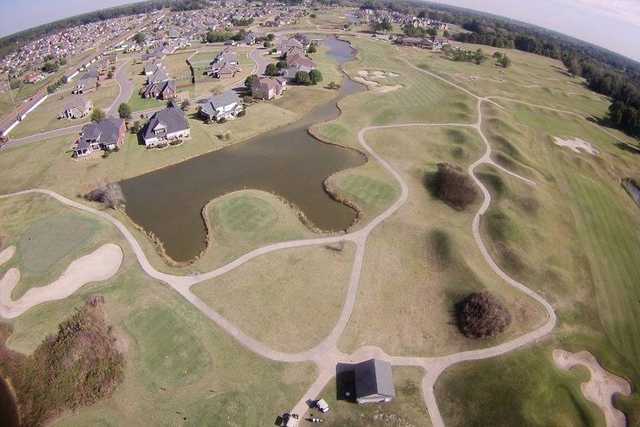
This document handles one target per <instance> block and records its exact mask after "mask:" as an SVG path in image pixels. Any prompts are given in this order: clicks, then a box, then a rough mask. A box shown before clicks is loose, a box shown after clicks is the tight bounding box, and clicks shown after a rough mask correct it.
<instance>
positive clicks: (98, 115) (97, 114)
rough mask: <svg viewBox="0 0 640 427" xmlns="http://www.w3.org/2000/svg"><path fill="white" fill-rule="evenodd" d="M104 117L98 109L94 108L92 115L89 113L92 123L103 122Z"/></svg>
mask: <svg viewBox="0 0 640 427" xmlns="http://www.w3.org/2000/svg"><path fill="white" fill-rule="evenodd" d="M105 117H106V114H105V113H104V111H102V110H101V109H100V108H94V110H93V113H91V121H92V122H96V123H97V122H99V121H102V120H104V118H105Z"/></svg>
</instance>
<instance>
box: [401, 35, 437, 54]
mask: <svg viewBox="0 0 640 427" xmlns="http://www.w3.org/2000/svg"><path fill="white" fill-rule="evenodd" d="M396 43H397V44H399V45H402V46H410V47H419V48H422V49H429V50H434V51H435V50H441V49H442V48H443V47H445V46H446V45H448V44H449V40H448V39H447V38H444V37H435V36H434V37H400V38H398V39H396Z"/></svg>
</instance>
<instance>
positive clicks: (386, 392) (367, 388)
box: [354, 359, 396, 405]
mask: <svg viewBox="0 0 640 427" xmlns="http://www.w3.org/2000/svg"><path fill="white" fill-rule="evenodd" d="M354 374H355V393H356V402H358V403H359V404H361V405H362V404H367V403H383V402H390V401H391V400H393V399H394V398H395V397H396V389H395V386H394V385H393V375H392V373H391V364H390V363H389V362H385V361H384V360H379V359H369V360H366V361H364V362H361V363H358V364H356V365H355V367H354Z"/></svg>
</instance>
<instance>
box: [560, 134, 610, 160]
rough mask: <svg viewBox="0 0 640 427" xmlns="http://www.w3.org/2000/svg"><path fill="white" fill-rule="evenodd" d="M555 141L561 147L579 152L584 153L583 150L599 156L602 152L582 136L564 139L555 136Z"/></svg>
mask: <svg viewBox="0 0 640 427" xmlns="http://www.w3.org/2000/svg"><path fill="white" fill-rule="evenodd" d="M553 143H554V144H556V145H557V146H560V147H568V148H570V149H572V150H573V151H575V152H576V153H578V154H582V153H583V152H585V153H589V154H591V155H592V156H597V155H598V154H600V152H599V151H598V150H597V149H596V148H594V146H593V145H591V143H589V142H587V141H584V140H582V139H580V138H574V139H562V138H558V137H557V136H555V137H553Z"/></svg>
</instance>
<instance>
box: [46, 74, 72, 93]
mask: <svg viewBox="0 0 640 427" xmlns="http://www.w3.org/2000/svg"><path fill="white" fill-rule="evenodd" d="M66 82H67V77H66V76H62V77H60V78H59V79H58V80H56V82H55V83H52V84H50V85H49V86H47V93H53V92H55V91H56V90H58V88H60V87H62V86H63V85H64V84H65V83H66Z"/></svg>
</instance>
